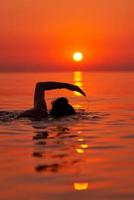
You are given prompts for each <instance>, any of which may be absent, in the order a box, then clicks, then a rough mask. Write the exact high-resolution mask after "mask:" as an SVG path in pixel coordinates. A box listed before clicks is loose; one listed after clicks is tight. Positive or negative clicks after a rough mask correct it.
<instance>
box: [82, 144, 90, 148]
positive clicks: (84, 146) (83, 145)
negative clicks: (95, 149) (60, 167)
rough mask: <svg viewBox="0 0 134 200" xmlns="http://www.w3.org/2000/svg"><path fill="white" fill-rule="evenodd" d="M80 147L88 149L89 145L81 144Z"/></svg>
mask: <svg viewBox="0 0 134 200" xmlns="http://www.w3.org/2000/svg"><path fill="white" fill-rule="evenodd" d="M80 147H81V148H83V149H87V148H88V147H89V146H88V144H81V145H80Z"/></svg>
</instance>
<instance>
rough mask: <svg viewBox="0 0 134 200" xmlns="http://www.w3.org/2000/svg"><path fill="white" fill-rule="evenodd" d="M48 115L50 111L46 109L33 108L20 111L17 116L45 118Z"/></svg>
mask: <svg viewBox="0 0 134 200" xmlns="http://www.w3.org/2000/svg"><path fill="white" fill-rule="evenodd" d="M47 116H48V113H47V112H46V111H44V110H43V111H37V110H36V109H34V108H32V109H29V110H26V111H23V112H21V113H19V114H18V117H17V118H43V117H47Z"/></svg>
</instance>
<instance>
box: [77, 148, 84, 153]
mask: <svg viewBox="0 0 134 200" xmlns="http://www.w3.org/2000/svg"><path fill="white" fill-rule="evenodd" d="M76 152H77V153H79V154H83V153H84V150H83V149H76Z"/></svg>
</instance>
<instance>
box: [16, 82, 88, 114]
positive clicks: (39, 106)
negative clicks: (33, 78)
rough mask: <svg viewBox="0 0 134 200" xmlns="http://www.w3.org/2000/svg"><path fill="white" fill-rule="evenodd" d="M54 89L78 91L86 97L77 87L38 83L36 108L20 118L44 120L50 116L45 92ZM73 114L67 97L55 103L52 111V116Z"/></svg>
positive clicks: (73, 111)
mask: <svg viewBox="0 0 134 200" xmlns="http://www.w3.org/2000/svg"><path fill="white" fill-rule="evenodd" d="M53 89H68V90H72V91H77V92H79V93H81V94H83V95H84V96H86V95H85V93H84V92H83V91H82V89H80V88H79V87H78V86H76V85H72V84H69V83H62V82H38V83H37V84H36V86H35V92H34V107H33V108H32V109H30V110H26V111H24V112H23V113H21V114H20V115H19V116H18V117H31V118H42V117H46V116H48V114H49V113H48V110H47V105H46V101H45V91H46V90H53ZM72 114H75V110H74V108H73V107H72V106H71V105H70V104H69V102H68V100H67V99H66V98H65V97H60V98H58V99H56V100H54V101H53V103H52V108H51V111H50V115H51V116H53V117H60V116H66V115H72Z"/></svg>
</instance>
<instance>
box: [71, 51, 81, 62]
mask: <svg viewBox="0 0 134 200" xmlns="http://www.w3.org/2000/svg"><path fill="white" fill-rule="evenodd" d="M73 60H74V61H76V62H80V61H82V60H83V54H82V53H81V52H75V53H74V54H73Z"/></svg>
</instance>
